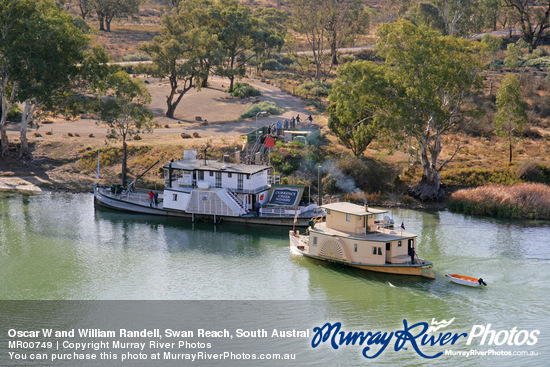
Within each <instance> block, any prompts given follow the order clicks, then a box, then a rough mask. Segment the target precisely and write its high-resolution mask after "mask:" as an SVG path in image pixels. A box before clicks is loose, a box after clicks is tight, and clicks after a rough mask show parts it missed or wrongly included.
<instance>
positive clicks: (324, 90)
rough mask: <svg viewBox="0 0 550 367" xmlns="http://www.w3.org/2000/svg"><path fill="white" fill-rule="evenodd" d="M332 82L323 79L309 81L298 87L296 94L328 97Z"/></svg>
mask: <svg viewBox="0 0 550 367" xmlns="http://www.w3.org/2000/svg"><path fill="white" fill-rule="evenodd" d="M331 89H332V84H331V83H329V82H321V81H318V80H316V81H308V82H305V83H303V84H302V85H300V86H299V87H298V88H297V89H296V94H297V95H299V96H300V97H328V94H329V93H330V90H331Z"/></svg>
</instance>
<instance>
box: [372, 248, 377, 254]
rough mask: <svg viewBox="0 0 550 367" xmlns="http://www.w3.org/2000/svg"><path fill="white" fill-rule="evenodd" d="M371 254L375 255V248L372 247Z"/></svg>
mask: <svg viewBox="0 0 550 367" xmlns="http://www.w3.org/2000/svg"><path fill="white" fill-rule="evenodd" d="M372 254H373V255H376V246H372Z"/></svg>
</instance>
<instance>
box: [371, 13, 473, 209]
mask: <svg viewBox="0 0 550 367" xmlns="http://www.w3.org/2000/svg"><path fill="white" fill-rule="evenodd" d="M378 36H379V41H378V42H377V44H376V51H377V53H378V54H379V55H380V56H381V57H382V58H384V60H385V67H386V68H387V69H388V73H389V74H390V75H391V80H392V83H393V84H394V86H395V93H394V96H393V97H392V99H391V100H390V102H391V103H389V104H388V107H391V108H388V109H389V114H388V119H387V121H388V122H389V125H390V128H389V129H388V131H389V132H392V133H393V134H394V136H395V137H396V138H409V139H411V141H412V142H413V144H415V145H416V148H417V150H418V151H419V152H420V159H421V163H422V169H423V173H422V180H421V182H420V183H419V184H418V185H417V186H416V187H415V189H414V191H415V193H416V194H417V195H418V196H419V197H420V198H422V199H429V198H437V197H439V196H440V194H441V192H440V186H441V170H442V169H443V168H444V167H445V165H446V164H447V163H448V162H449V161H450V160H452V159H453V158H454V156H455V155H456V153H457V152H458V150H459V148H460V146H459V145H457V146H456V148H455V150H454V152H453V153H452V154H451V155H450V158H448V159H447V160H445V161H444V162H441V160H440V154H441V151H442V150H443V140H442V138H443V136H445V135H446V134H449V133H451V132H453V131H457V130H460V129H461V128H462V127H463V125H462V124H461V122H462V120H461V118H460V114H459V111H460V107H461V105H462V104H463V102H464V99H465V97H466V96H467V95H468V94H469V93H471V92H472V91H473V90H475V89H476V88H478V87H479V85H480V78H479V71H480V70H481V68H482V64H481V62H480V60H479V56H478V55H479V51H478V48H479V45H478V44H475V43H471V42H470V41H466V40H463V39H458V38H454V37H450V36H441V35H440V33H439V32H437V31H434V30H431V29H429V28H428V27H425V26H419V27H417V26H414V25H413V24H412V23H410V22H408V21H404V20H401V21H398V22H396V23H391V24H384V25H382V26H381V27H380V28H379V30H378ZM385 107H386V106H384V105H382V108H385Z"/></svg>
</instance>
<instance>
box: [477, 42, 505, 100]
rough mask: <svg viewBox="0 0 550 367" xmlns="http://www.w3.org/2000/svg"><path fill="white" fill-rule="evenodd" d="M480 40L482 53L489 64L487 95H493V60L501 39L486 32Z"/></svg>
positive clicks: (499, 47) (498, 49) (500, 45)
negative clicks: (482, 47)
mask: <svg viewBox="0 0 550 367" xmlns="http://www.w3.org/2000/svg"><path fill="white" fill-rule="evenodd" d="M481 42H482V43H483V45H484V55H485V57H486V61H487V63H488V66H489V70H490V76H491V77H490V86H489V95H490V96H492V95H493V84H494V80H495V75H494V74H495V61H496V55H497V53H498V51H500V49H501V47H502V39H501V38H498V37H495V36H492V35H491V34H489V33H487V34H485V35H483V38H482V39H481Z"/></svg>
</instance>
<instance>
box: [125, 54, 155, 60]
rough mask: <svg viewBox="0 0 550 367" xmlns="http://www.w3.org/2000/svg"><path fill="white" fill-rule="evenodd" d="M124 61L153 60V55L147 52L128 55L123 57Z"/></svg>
mask: <svg viewBox="0 0 550 367" xmlns="http://www.w3.org/2000/svg"><path fill="white" fill-rule="evenodd" d="M122 61H126V62H131V61H151V57H150V56H149V55H145V54H131V55H126V56H124V57H123V58H122Z"/></svg>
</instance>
